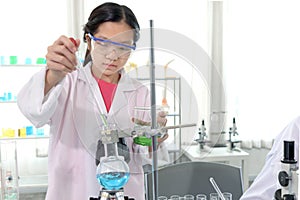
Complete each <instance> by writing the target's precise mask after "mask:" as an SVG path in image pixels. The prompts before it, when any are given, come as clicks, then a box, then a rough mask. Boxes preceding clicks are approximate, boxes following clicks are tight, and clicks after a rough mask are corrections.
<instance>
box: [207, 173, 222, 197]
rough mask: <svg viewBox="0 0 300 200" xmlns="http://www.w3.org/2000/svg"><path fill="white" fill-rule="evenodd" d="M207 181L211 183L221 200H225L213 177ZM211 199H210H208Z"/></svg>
mask: <svg viewBox="0 0 300 200" xmlns="http://www.w3.org/2000/svg"><path fill="white" fill-rule="evenodd" d="M209 181H210V182H211V184H212V186H213V187H214V189H215V190H216V192H217V194H218V196H219V197H220V199H221V200H226V199H225V197H224V195H223V193H222V192H221V190H220V188H219V186H218V185H217V183H216V182H215V180H214V178H213V177H210V178H209ZM210 199H211V197H210Z"/></svg>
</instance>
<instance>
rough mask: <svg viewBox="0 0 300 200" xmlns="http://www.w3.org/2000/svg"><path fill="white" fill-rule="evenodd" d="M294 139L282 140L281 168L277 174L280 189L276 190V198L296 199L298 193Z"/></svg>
mask: <svg viewBox="0 0 300 200" xmlns="http://www.w3.org/2000/svg"><path fill="white" fill-rule="evenodd" d="M294 155H295V141H283V159H282V160H281V168H282V170H281V171H280V172H279V174H278V181H279V183H280V185H281V189H278V190H276V192H275V195H274V196H275V199H276V200H296V199H298V198H297V195H298V174H297V170H298V167H297V160H295V157H294Z"/></svg>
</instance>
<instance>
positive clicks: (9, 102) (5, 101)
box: [0, 101, 17, 103]
mask: <svg viewBox="0 0 300 200" xmlns="http://www.w3.org/2000/svg"><path fill="white" fill-rule="evenodd" d="M0 103H17V101H0Z"/></svg>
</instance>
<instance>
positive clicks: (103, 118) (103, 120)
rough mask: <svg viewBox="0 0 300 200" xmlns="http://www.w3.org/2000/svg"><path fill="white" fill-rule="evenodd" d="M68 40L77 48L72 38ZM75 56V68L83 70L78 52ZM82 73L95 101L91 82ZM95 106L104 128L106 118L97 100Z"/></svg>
mask: <svg viewBox="0 0 300 200" xmlns="http://www.w3.org/2000/svg"><path fill="white" fill-rule="evenodd" d="M69 39H70V40H71V42H72V43H73V44H74V45H75V46H76V47H78V44H77V42H76V40H75V39H74V38H72V37H70V38H69ZM75 55H76V58H77V66H76V68H77V69H80V68H83V66H82V62H81V61H80V59H79V55H78V51H76V53H75ZM82 72H83V74H84V76H85V79H86V81H87V83H88V85H89V88H90V91H91V93H92V94H93V96H94V99H95V100H96V99H97V98H96V94H95V92H94V90H93V88H92V84H91V82H90V81H89V79H88V76H87V74H86V72H85V70H82ZM96 105H97V107H98V110H99V112H100V117H101V121H102V123H103V125H104V126H105V127H107V120H106V117H105V115H104V112H103V110H102V108H101V106H100V105H99V103H98V101H97V100H96Z"/></svg>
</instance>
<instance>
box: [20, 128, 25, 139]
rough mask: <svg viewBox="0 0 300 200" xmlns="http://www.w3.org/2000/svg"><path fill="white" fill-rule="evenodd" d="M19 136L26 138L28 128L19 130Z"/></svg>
mask: <svg viewBox="0 0 300 200" xmlns="http://www.w3.org/2000/svg"><path fill="white" fill-rule="evenodd" d="M18 136H19V137H26V128H19V129H18Z"/></svg>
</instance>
